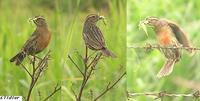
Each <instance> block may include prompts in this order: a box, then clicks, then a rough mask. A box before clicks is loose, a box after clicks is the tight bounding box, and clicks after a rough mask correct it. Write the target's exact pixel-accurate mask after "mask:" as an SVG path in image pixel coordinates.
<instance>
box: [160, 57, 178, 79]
mask: <svg viewBox="0 0 200 101" xmlns="http://www.w3.org/2000/svg"><path fill="white" fill-rule="evenodd" d="M175 63H176V60H174V59H169V60H167V61H166V62H165V64H164V66H163V67H162V68H161V70H160V71H159V73H158V74H157V77H158V78H161V77H164V76H167V75H169V74H171V73H172V71H173V68H174V64H175Z"/></svg>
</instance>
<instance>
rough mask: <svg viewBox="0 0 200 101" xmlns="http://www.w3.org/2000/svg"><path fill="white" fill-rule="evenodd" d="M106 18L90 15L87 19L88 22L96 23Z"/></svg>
mask: <svg viewBox="0 0 200 101" xmlns="http://www.w3.org/2000/svg"><path fill="white" fill-rule="evenodd" d="M103 19H104V16H100V15H99V14H90V15H88V16H87V17H86V22H91V23H96V22H97V21H99V20H103Z"/></svg>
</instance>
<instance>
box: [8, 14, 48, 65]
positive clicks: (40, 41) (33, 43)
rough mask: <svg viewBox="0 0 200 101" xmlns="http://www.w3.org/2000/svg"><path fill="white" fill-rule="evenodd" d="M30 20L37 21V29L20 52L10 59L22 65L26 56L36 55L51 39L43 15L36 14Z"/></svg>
mask: <svg viewBox="0 0 200 101" xmlns="http://www.w3.org/2000/svg"><path fill="white" fill-rule="evenodd" d="M29 20H30V21H33V22H34V23H35V25H36V29H35V31H34V32H33V33H32V35H31V36H30V37H29V39H28V40H27V41H26V42H25V44H24V45H23V47H22V48H21V50H20V52H18V53H17V55H15V56H14V57H12V58H11V59H10V62H15V64H16V65H20V64H21V63H22V61H23V60H24V58H25V57H26V56H29V55H32V56H35V55H36V54H38V53H40V52H41V51H43V50H44V49H45V48H46V47H47V46H48V44H49V42H50V39H51V32H50V31H49V29H48V25H47V23H46V20H45V18H44V17H43V16H35V17H33V18H31V19H29Z"/></svg>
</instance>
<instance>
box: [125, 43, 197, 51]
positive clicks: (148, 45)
mask: <svg viewBox="0 0 200 101" xmlns="http://www.w3.org/2000/svg"><path fill="white" fill-rule="evenodd" d="M128 48H134V49H186V50H188V49H189V50H200V48H196V47H182V46H175V47H161V46H158V45H155V46H153V45H151V44H147V45H146V46H128Z"/></svg>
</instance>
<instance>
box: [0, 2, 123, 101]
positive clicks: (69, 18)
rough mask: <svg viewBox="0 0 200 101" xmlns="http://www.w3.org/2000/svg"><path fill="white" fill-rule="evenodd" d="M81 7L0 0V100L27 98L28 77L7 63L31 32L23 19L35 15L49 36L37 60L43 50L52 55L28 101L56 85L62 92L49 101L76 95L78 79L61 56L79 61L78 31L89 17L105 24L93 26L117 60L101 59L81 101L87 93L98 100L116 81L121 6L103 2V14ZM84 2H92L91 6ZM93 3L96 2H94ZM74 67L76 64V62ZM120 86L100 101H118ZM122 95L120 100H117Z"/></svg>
mask: <svg viewBox="0 0 200 101" xmlns="http://www.w3.org/2000/svg"><path fill="white" fill-rule="evenodd" d="M83 1H85V0H53V1H52V0H0V24H1V26H0V49H1V50H0V79H1V82H0V86H1V89H0V95H23V96H26V94H27V93H26V91H27V90H28V85H29V83H30V81H29V80H30V79H29V78H28V75H27V74H26V73H25V72H24V71H23V69H21V68H20V67H17V66H15V65H14V64H11V63H10V62H9V59H10V58H11V57H12V56H13V55H15V54H16V53H17V52H18V51H20V49H21V47H22V45H23V44H24V42H25V41H26V40H27V38H28V37H29V36H30V35H31V33H32V32H33V31H34V28H35V25H34V24H30V23H28V18H30V17H33V16H35V15H43V16H45V18H46V19H47V23H48V25H49V29H50V30H51V32H52V40H51V43H50V45H49V47H48V49H46V50H45V51H44V52H42V53H40V54H39V55H38V56H44V54H45V53H47V51H48V50H51V51H52V52H51V60H50V63H49V67H48V69H47V70H46V72H45V73H44V74H43V76H42V78H40V79H39V81H38V83H37V84H36V85H37V86H36V87H35V89H34V90H33V93H32V97H31V100H32V101H38V100H39V97H38V90H39V91H40V92H41V96H42V97H45V96H47V95H48V94H49V93H50V92H51V91H52V90H53V87H54V86H55V85H56V83H57V82H61V83H62V91H61V92H59V93H57V94H56V95H55V96H54V97H52V99H51V100H52V101H61V99H62V100H63V101H69V100H74V95H73V93H72V91H71V88H75V91H78V88H79V87H80V85H79V84H80V82H81V81H80V80H81V75H80V74H79V72H78V71H77V69H76V68H75V67H74V65H73V64H71V62H70V61H69V59H68V58H67V55H68V54H72V53H73V52H74V51H75V50H77V51H78V52H79V53H80V54H81V55H83V54H84V51H85V46H84V42H83V40H82V27H83V23H84V20H85V17H86V16H87V15H88V14H90V13H100V14H101V15H104V16H105V17H106V18H107V25H106V26H105V25H104V24H103V22H99V23H98V25H99V26H100V28H101V29H102V32H103V34H104V37H105V39H106V43H107V46H108V48H109V49H110V50H112V51H113V52H114V53H115V54H116V55H117V56H118V58H116V59H111V58H105V59H103V60H102V61H101V63H99V65H98V70H96V72H95V74H93V75H92V78H91V81H89V85H88V86H87V87H86V90H85V92H84V93H85V94H84V96H85V97H84V99H85V100H88V99H89V97H88V96H89V91H90V90H93V91H94V94H95V95H98V94H99V93H100V92H101V91H102V89H104V88H105V86H106V85H107V83H108V82H109V81H112V80H113V78H114V77H118V76H119V75H118V74H117V72H116V71H117V70H118V68H119V67H120V65H123V66H124V67H125V63H126V57H125V51H126V48H125V47H126V37H125V36H126V34H125V33H126V12H125V10H126V6H125V5H126V4H125V3H124V1H125V0H123V1H122V0H120V1H118V0H109V1H108V2H107V1H103V3H106V4H107V6H108V10H105V9H104V7H102V6H96V8H98V9H96V8H95V7H94V6H91V5H90V6H89V7H88V8H87V10H82V7H81V6H82V5H86V4H87V3H88V2H83ZM90 1H91V2H93V3H94V2H97V0H94V1H92V0H90ZM98 2H100V1H99V0H98ZM102 5H103V4H102ZM90 53H92V52H90ZM77 61H79V63H81V62H80V60H77ZM28 62H29V61H28V59H26V60H25V61H24V62H23V63H24V64H25V65H26V66H28V65H29V64H28ZM30 69H31V68H30ZM124 80H125V79H124ZM124 80H122V81H121V82H120V83H119V85H117V87H116V88H117V89H113V90H112V92H110V93H108V94H107V95H106V96H104V97H103V98H102V101H105V100H107V101H112V100H113V101H115V100H124V99H125V88H124V86H125V81H124ZM72 83H73V84H72ZM61 93H62V94H61ZM61 95H62V97H61ZM123 95H124V97H122V96H123ZM113 96H115V97H113Z"/></svg>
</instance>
